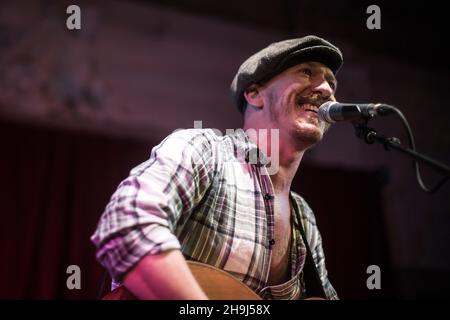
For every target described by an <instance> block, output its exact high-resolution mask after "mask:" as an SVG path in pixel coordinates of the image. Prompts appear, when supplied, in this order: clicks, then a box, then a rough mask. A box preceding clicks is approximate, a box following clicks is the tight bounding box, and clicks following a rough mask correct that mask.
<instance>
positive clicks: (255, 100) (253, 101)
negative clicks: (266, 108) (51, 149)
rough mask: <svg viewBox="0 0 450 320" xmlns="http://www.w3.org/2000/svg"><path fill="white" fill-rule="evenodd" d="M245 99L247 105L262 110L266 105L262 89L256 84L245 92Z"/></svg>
mask: <svg viewBox="0 0 450 320" xmlns="http://www.w3.org/2000/svg"><path fill="white" fill-rule="evenodd" d="M244 97H245V100H247V103H248V104H250V105H252V106H254V107H257V108H261V107H262V106H263V104H264V103H263V98H262V96H261V91H260V87H259V86H258V85H256V84H252V85H251V86H250V87H248V88H247V89H246V90H245V91H244Z"/></svg>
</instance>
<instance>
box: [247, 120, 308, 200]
mask: <svg viewBox="0 0 450 320" xmlns="http://www.w3.org/2000/svg"><path fill="white" fill-rule="evenodd" d="M248 129H249V128H246V127H244V130H245V131H246V132H247V134H248V137H249V138H250V140H251V141H252V142H253V143H255V144H256V145H257V146H258V148H259V149H260V150H261V151H263V152H265V153H266V156H267V157H268V158H270V159H273V158H274V157H278V164H279V168H278V170H276V172H275V173H274V174H271V175H270V179H271V180H272V184H273V187H274V191H275V193H281V194H289V191H290V189H291V184H292V180H293V179H294V176H295V174H296V173H297V170H298V167H299V165H300V162H301V160H302V158H303V154H304V153H305V151H306V150H298V147H297V146H296V145H295V144H294V143H290V139H289V138H286V137H282V136H280V137H279V139H272V136H271V135H272V131H271V130H270V129H268V130H267V129H266V131H267V135H268V137H265V138H264V139H261V138H260V137H261V135H260V133H259V130H258V129H255V128H251V130H248ZM263 136H264V135H263ZM273 140H275V141H273ZM273 143H278V148H276V147H275V146H273V145H272V144H273ZM275 153H276V154H275Z"/></svg>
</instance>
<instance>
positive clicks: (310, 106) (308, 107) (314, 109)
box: [299, 103, 319, 114]
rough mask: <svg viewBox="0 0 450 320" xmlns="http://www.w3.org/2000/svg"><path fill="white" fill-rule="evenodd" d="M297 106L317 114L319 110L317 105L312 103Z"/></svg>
mask: <svg viewBox="0 0 450 320" xmlns="http://www.w3.org/2000/svg"><path fill="white" fill-rule="evenodd" d="M299 106H300V108H301V109H303V110H305V111H309V112H313V113H315V114H317V113H318V112H319V107H318V106H316V105H314V104H310V103H303V104H299Z"/></svg>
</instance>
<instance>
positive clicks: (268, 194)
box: [264, 193, 273, 200]
mask: <svg viewBox="0 0 450 320" xmlns="http://www.w3.org/2000/svg"><path fill="white" fill-rule="evenodd" d="M264 199H266V200H272V199H273V195H271V194H270V193H266V194H265V195H264Z"/></svg>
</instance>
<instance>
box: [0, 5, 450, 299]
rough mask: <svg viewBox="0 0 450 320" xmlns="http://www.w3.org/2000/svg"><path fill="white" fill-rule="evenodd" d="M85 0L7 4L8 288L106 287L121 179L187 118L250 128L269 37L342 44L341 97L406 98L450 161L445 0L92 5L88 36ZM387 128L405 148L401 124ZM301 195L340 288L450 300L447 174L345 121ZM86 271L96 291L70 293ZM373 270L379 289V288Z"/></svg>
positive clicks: (3, 242) (1, 80)
mask: <svg viewBox="0 0 450 320" xmlns="http://www.w3.org/2000/svg"><path fill="white" fill-rule="evenodd" d="M69 4H72V2H64V1H16V2H9V1H6V2H5V4H4V8H3V10H2V13H1V14H0V111H1V112H0V142H1V155H2V156H1V158H0V162H1V170H0V178H1V181H2V183H1V185H0V201H1V204H2V205H1V210H0V214H1V216H2V217H1V221H2V223H1V229H0V237H1V239H0V255H1V257H2V263H1V264H0V274H2V275H3V278H4V279H3V280H2V286H1V287H0V298H3V299H23V298H32V299H93V298H95V296H96V292H97V288H98V286H99V284H100V280H101V276H102V274H103V269H102V268H101V266H100V265H99V264H98V263H97V261H96V260H95V248H94V247H93V244H92V243H91V242H90V240H89V237H90V236H91V235H92V233H93V232H94V230H95V227H96V224H97V221H98V219H99V217H100V215H101V213H102V211H103V209H104V207H105V205H106V203H107V202H108V199H109V197H110V196H111V194H112V193H113V192H114V190H115V188H116V187H117V185H118V184H119V183H120V181H121V180H122V179H124V178H125V177H126V176H127V174H128V172H129V171H130V170H131V168H132V167H134V166H136V165H138V164H139V163H141V162H143V161H145V160H146V159H147V158H148V157H149V155H150V151H151V148H152V147H153V146H154V145H156V144H157V143H159V141H160V140H161V139H162V138H163V137H164V136H166V135H167V134H169V133H170V132H171V131H173V130H175V129H176V128H179V127H189V126H190V127H192V126H193V120H203V121H204V127H217V128H220V129H222V128H235V127H238V126H239V125H240V123H241V118H240V115H239V114H238V113H237V111H236V110H234V108H233V107H231V102H230V100H228V96H227V94H228V92H227V90H228V85H229V83H230V82H231V79H232V76H233V75H234V73H235V71H236V69H237V67H238V66H239V64H240V63H241V62H242V61H243V60H244V59H245V58H246V57H247V56H248V55H249V54H251V53H253V52H255V51H257V50H259V49H260V48H262V47H263V46H264V45H267V44H268V43H270V42H271V41H277V40H281V39H284V38H287V37H297V36H303V35H306V34H318V35H321V36H323V37H325V38H327V39H330V40H331V41H332V42H334V43H336V44H337V45H338V46H339V47H340V48H341V49H342V50H343V52H344V60H345V62H344V67H343V69H342V70H341V71H340V74H339V75H338V80H339V82H340V84H339V89H338V99H339V100H341V101H344V100H345V101H358V102H359V101H363V102H372V101H374V100H383V101H386V102H389V103H392V104H395V105H397V106H398V107H399V108H400V109H401V110H402V111H403V112H404V113H405V115H406V116H407V118H408V120H409V121H410V123H411V126H412V128H413V131H414V133H415V135H416V140H417V144H418V148H419V151H422V152H424V153H426V154H428V155H430V156H432V157H435V158H437V159H439V160H442V161H443V162H446V163H450V154H449V150H450V135H449V131H448V128H447V122H448V119H449V115H450V112H449V106H448V102H447V100H446V98H447V93H448V86H449V68H448V61H447V59H448V57H447V56H448V51H447V49H446V48H445V43H444V41H445V40H446V39H447V29H448V28H447V26H446V23H445V22H446V21H447V20H446V16H447V14H446V10H445V9H443V5H439V4H438V2H436V3H433V2H430V1H427V2H426V3H425V2H421V3H413V2H408V1H404V2H395V3H394V2H387V1H381V2H376V3H372V2H365V1H345V0H344V1H320V2H319V1H311V0H308V1H295V0H284V1H256V0H250V1H236V2H228V1H227V2H224V1H222V2H221V1H215V2H211V1H206V0H202V1H179V0H173V1H170V5H169V4H167V2H166V1H156V0H155V1H150V0H149V1H137V0H136V1H98V2H95V3H89V2H88V1H79V2H78V3H77V4H79V5H80V7H81V8H82V24H83V28H82V30H81V31H68V30H67V29H65V19H66V17H67V15H66V14H65V8H66V7H67V5H69ZM370 4H377V5H379V6H380V8H381V22H382V29H381V30H368V29H367V28H366V27H365V23H366V19H367V17H368V15H367V14H366V12H365V11H366V8H367V6H368V5H370ZM2 5H3V4H2ZM161 12H162V13H161ZM185 17H188V18H185ZM168 21H169V22H168ZM197 23H198V24H197ZM204 25H206V26H209V25H211V28H205V27H202V26H204ZM178 28H179V29H178ZM217 30H220V31H221V32H217ZM74 32H78V33H74ZM172 34H174V35H175V36H171V35H172ZM166 39H168V40H166ZM166 41H167V42H166ZM161 44H163V45H161ZM159 45H161V46H159ZM183 48H185V50H182V49H183ZM180 49H181V50H180ZM202 54H203V55H204V56H202ZM205 60H207V61H205ZM86 70H87V71H86ZM86 74H87V75H86ZM185 79H188V81H186V80H185ZM167 84H170V85H167ZM216 88H217V91H215V89H216ZM222 94H223V95H222ZM149 101H152V103H149ZM171 108H173V109H171ZM212 110H213V111H212ZM224 110H225V111H224ZM373 124H374V126H375V127H376V128H377V129H379V130H380V131H381V132H383V133H385V134H394V135H397V136H399V137H400V138H401V139H402V140H404V141H406V139H405V135H404V132H403V130H402V127H401V123H400V122H399V121H398V120H397V119H383V120H381V119H376V120H374V121H373ZM424 174H425V180H426V181H427V182H428V183H429V184H430V185H432V184H434V183H436V181H438V180H439V175H437V174H435V173H434V172H432V171H431V170H429V169H427V168H424ZM294 190H296V191H298V192H299V193H300V194H301V195H302V196H304V197H305V199H306V200H307V201H308V203H309V204H310V205H311V207H312V208H313V209H314V211H315V214H316V217H317V220H318V223H319V227H320V230H321V233H322V235H323V241H324V249H325V253H326V259H327V266H328V271H329V274H330V279H331V281H332V283H333V285H334V286H335V288H336V290H337V291H338V294H339V295H340V297H341V298H342V299H435V298H448V297H449V293H448V292H449V290H448V287H449V285H450V256H449V252H450V251H449V250H450V236H449V234H448V231H447V230H448V227H450V216H449V213H450V205H449V200H448V199H449V196H450V189H449V186H448V185H445V186H444V187H443V188H442V190H441V191H439V192H438V194H436V195H426V194H424V193H423V192H421V191H420V189H419V187H418V186H417V183H416V182H415V177H414V175H413V170H412V165H411V161H410V160H409V159H407V158H405V157H404V156H401V155H399V154H395V153H393V152H386V151H385V150H383V148H382V147H381V146H368V145H365V144H364V143H363V142H362V141H360V140H358V139H356V138H355V137H354V134H353V132H352V128H351V127H350V126H349V125H347V124H337V125H336V126H335V127H334V128H332V129H331V130H330V132H329V133H328V134H327V137H326V138H325V139H324V142H323V143H322V144H320V145H319V146H317V147H315V148H313V149H312V150H311V151H310V152H309V153H308V154H307V156H306V157H305V159H304V161H303V162H302V164H301V168H300V171H299V173H298V175H297V177H296V179H295V183H294ZM72 264H75V265H78V266H80V268H81V277H82V288H81V290H68V289H67V287H66V279H67V277H68V274H66V269H67V267H68V266H69V265H72ZM372 264H374V265H378V266H380V268H381V272H382V278H381V284H382V289H381V290H368V289H367V287H366V279H367V277H368V276H369V275H368V274H367V273H366V269H367V267H368V266H369V265H372Z"/></svg>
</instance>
